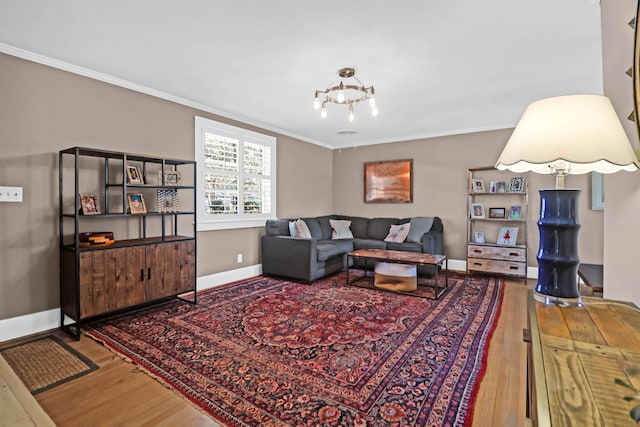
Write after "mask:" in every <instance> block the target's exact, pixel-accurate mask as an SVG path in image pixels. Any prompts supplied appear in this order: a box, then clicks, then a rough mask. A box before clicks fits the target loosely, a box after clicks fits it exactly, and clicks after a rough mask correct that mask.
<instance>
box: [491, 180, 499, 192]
mask: <svg viewBox="0 0 640 427" xmlns="http://www.w3.org/2000/svg"><path fill="white" fill-rule="evenodd" d="M497 192H498V185H497V183H496V182H495V181H491V182H489V193H497Z"/></svg>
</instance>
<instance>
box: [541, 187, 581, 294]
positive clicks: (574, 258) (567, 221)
mask: <svg viewBox="0 0 640 427" xmlns="http://www.w3.org/2000/svg"><path fill="white" fill-rule="evenodd" d="M579 198H580V190H576V189H568V188H556V189H549V190H540V219H539V220H538V230H539V231H540V247H539V249H538V255H537V259H538V282H537V284H536V288H535V291H536V295H535V297H536V299H537V300H540V301H543V302H545V303H552V304H577V305H581V303H582V299H581V298H580V292H579V290H578V265H579V264H580V259H579V257H578V232H579V231H580V221H579V212H578V200H579Z"/></svg>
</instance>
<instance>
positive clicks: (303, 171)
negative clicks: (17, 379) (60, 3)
mask: <svg viewBox="0 0 640 427" xmlns="http://www.w3.org/2000/svg"><path fill="white" fill-rule="evenodd" d="M0 76H1V78H0V149H1V151H0V185H5V186H21V187H24V201H23V203H0V319H6V318H11V317H14V316H19V315H23V314H30V313H36V312H39V311H44V310H48V309H52V308H56V307H58V306H59V303H58V282H59V280H58V275H59V268H58V220H57V208H58V206H57V205H58V199H57V179H58V178H57V177H58V173H57V152H58V151H59V150H61V149H64V148H68V147H73V146H84V147H95V148H101V149H109V150H116V151H126V152H132V153H139V154H149V155H153V156H160V157H171V158H179V159H193V158H194V115H201V116H204V117H209V118H212V119H214V120H220V121H224V122H227V123H230V124H234V125H241V124H239V123H237V122H233V121H231V120H227V119H224V118H221V117H216V116H215V115H212V114H209V113H206V112H203V111H197V110H194V109H192V108H189V107H185V106H182V105H178V104H175V103H172V102H168V101H165V100H161V99H158V98H155V97H152V96H148V95H145V94H141V93H138V92H134V91H131V90H128V89H123V88H120V87H117V86H113V85H110V84H107V83H103V82H99V81H96V80H92V79H89V78H86V77H82V76H79V75H75V74H72V73H68V72H65V71H61V70H57V69H53V68H50V67H47V66H44V65H40V64H36V63H32V62H29V61H25V60H22V59H19V58H16V57H12V56H9V55H4V54H0ZM242 126H243V127H245V128H248V129H252V130H257V131H261V130H260V129H256V128H254V127H252V126H247V125H242ZM263 132H264V131H263ZM265 133H268V134H272V135H274V136H276V137H277V140H278V151H277V154H278V177H277V179H278V195H277V197H278V212H277V213H278V215H279V216H295V215H302V214H305V215H321V214H325V213H327V212H328V211H330V210H331V203H332V201H331V197H332V196H331V192H332V184H331V172H332V154H331V150H328V149H325V148H322V147H318V146H315V145H311V144H307V143H305V142H302V141H298V140H295V139H292V138H289V137H285V136H282V135H277V134H273V133H272V132H265ZM301 159H312V161H302V160H301ZM262 233H263V229H262V228H251V229H242V230H227V231H209V232H201V233H199V234H198V260H197V261H198V276H204V275H208V274H212V273H217V272H221V271H226V270H231V269H235V268H239V267H243V266H249V265H254V264H259V263H260V253H259V252H260V251H259V236H260V235H261V234H262ZM237 253H243V254H244V262H243V264H237V260H236V254H237Z"/></svg>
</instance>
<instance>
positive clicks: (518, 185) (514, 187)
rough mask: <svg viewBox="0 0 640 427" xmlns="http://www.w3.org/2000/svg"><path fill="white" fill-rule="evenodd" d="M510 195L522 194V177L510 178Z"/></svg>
mask: <svg viewBox="0 0 640 427" xmlns="http://www.w3.org/2000/svg"><path fill="white" fill-rule="evenodd" d="M509 192H510V193H524V176H514V177H511V181H510V182H509Z"/></svg>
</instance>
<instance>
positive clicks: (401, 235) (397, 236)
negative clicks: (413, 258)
mask: <svg viewBox="0 0 640 427" xmlns="http://www.w3.org/2000/svg"><path fill="white" fill-rule="evenodd" d="M410 227H411V224H410V223H406V224H400V225H392V226H391V228H390V229H389V234H388V235H387V237H385V238H384V241H385V242H394V243H402V242H404V240H405V239H406V238H407V235H408V234H409V229H410Z"/></svg>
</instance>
